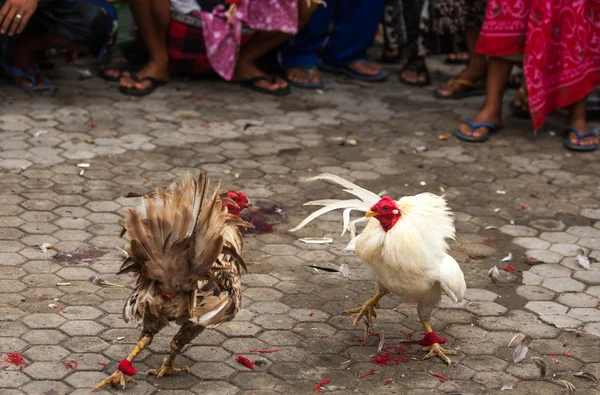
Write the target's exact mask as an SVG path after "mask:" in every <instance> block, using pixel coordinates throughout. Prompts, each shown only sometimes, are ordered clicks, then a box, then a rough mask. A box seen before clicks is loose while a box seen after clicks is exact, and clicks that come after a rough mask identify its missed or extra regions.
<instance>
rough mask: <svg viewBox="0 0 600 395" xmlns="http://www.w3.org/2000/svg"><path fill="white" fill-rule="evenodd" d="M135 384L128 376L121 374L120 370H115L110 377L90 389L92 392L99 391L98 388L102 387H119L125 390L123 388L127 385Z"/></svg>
mask: <svg viewBox="0 0 600 395" xmlns="http://www.w3.org/2000/svg"><path fill="white" fill-rule="evenodd" d="M135 382H136V381H135V380H134V379H133V378H131V377H129V376H125V374H123V372H121V371H120V370H117V371H116V372H114V373H113V374H112V375H110V376H108V377H107V378H105V379H104V380H102V381H101V382H100V384H98V385H97V386H95V387H94V388H93V389H92V392H94V391H97V390H99V389H100V388H102V387H104V386H105V385H120V386H121V387H122V388H123V389H125V387H126V386H127V383H134V384H135Z"/></svg>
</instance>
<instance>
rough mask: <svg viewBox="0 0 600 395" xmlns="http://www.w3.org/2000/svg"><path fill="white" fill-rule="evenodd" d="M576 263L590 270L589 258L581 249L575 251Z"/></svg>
mask: <svg viewBox="0 0 600 395" xmlns="http://www.w3.org/2000/svg"><path fill="white" fill-rule="evenodd" d="M577 263H578V264H579V266H581V267H582V268H584V269H585V270H590V258H588V257H587V256H586V255H585V253H584V251H583V250H582V249H579V251H578V252H577Z"/></svg>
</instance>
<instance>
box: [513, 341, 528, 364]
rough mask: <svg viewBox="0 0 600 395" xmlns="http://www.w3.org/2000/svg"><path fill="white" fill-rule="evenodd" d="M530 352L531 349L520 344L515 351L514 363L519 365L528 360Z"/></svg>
mask: <svg viewBox="0 0 600 395" xmlns="http://www.w3.org/2000/svg"><path fill="white" fill-rule="evenodd" d="M528 352H529V347H527V345H526V344H522V343H521V344H518V345H517V347H515V350H514V351H513V355H512V359H513V362H514V363H519V362H521V361H523V360H524V359H525V358H527V353H528Z"/></svg>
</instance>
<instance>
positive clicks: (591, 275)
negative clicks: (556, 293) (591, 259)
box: [573, 270, 600, 285]
mask: <svg viewBox="0 0 600 395" xmlns="http://www.w3.org/2000/svg"><path fill="white" fill-rule="evenodd" d="M573 278H574V279H575V280H579V281H581V282H582V283H585V284H589V285H600V271H598V270H578V271H576V272H575V274H573Z"/></svg>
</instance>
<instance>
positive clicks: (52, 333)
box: [22, 329, 65, 344]
mask: <svg viewBox="0 0 600 395" xmlns="http://www.w3.org/2000/svg"><path fill="white" fill-rule="evenodd" d="M22 338H23V340H25V341H26V342H28V343H29V344H59V343H60V342H61V341H62V340H63V339H64V338H65V335H63V334H62V333H60V332H59V331H56V330H51V329H42V330H37V329H36V330H31V331H29V332H27V333H26V334H25V335H23V337H22Z"/></svg>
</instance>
